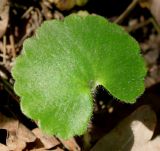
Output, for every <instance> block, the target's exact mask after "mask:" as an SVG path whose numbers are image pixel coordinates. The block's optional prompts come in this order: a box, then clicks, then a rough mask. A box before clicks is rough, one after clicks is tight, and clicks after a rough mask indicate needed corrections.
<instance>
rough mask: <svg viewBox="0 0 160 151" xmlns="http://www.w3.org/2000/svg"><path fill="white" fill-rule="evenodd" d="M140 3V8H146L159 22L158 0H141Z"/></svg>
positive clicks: (159, 7)
mask: <svg viewBox="0 0 160 151" xmlns="http://www.w3.org/2000/svg"><path fill="white" fill-rule="evenodd" d="M140 5H141V7H142V8H148V9H149V10H150V11H151V13H152V15H153V16H154V17H155V19H156V20H157V22H158V23H159V24H160V0H141V1H140Z"/></svg>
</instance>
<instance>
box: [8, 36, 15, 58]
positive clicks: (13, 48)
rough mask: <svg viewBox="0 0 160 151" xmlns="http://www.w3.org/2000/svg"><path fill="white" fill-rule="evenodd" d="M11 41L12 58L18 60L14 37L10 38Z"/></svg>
mask: <svg viewBox="0 0 160 151" xmlns="http://www.w3.org/2000/svg"><path fill="white" fill-rule="evenodd" d="M9 41H10V44H11V50H12V56H13V58H16V49H15V43H14V37H13V35H10V36H9Z"/></svg>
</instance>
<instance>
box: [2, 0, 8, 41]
mask: <svg viewBox="0 0 160 151" xmlns="http://www.w3.org/2000/svg"><path fill="white" fill-rule="evenodd" d="M8 20H9V4H8V0H0V38H1V37H2V36H3V35H4V33H5V31H6V29H7V25H8Z"/></svg>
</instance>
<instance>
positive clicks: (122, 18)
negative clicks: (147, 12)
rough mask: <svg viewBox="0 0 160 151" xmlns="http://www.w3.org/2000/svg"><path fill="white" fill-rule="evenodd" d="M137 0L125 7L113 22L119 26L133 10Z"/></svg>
mask: <svg viewBox="0 0 160 151" xmlns="http://www.w3.org/2000/svg"><path fill="white" fill-rule="evenodd" d="M138 2H139V0H133V1H132V3H131V4H130V5H129V6H128V7H127V9H126V10H125V11H124V12H123V13H122V14H121V15H120V16H119V17H118V18H117V19H116V20H115V21H114V22H115V23H117V24H121V23H122V21H123V20H124V19H125V18H126V17H127V15H128V14H129V13H130V12H131V11H132V10H133V9H134V7H135V6H136V5H137V3H138Z"/></svg>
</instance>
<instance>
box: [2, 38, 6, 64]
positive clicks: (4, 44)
mask: <svg viewBox="0 0 160 151" xmlns="http://www.w3.org/2000/svg"><path fill="white" fill-rule="evenodd" d="M6 41H7V40H6V36H3V64H4V65H5V64H6V53H7V52H6V43H7V42H6Z"/></svg>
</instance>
